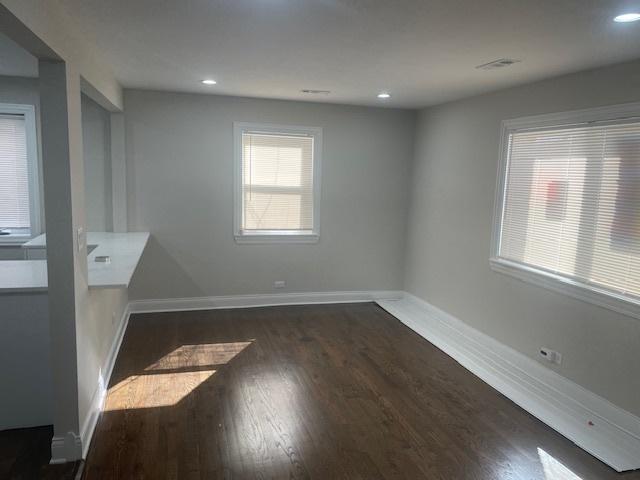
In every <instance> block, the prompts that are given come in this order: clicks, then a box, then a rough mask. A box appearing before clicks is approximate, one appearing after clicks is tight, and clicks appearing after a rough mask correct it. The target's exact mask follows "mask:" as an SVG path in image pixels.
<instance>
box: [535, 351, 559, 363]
mask: <svg viewBox="0 0 640 480" xmlns="http://www.w3.org/2000/svg"><path fill="white" fill-rule="evenodd" d="M538 355H540V357H542V358H543V359H545V360H546V361H547V362H549V363H555V364H556V365H561V364H562V354H561V353H560V352H556V351H555V350H551V349H550V348H546V347H541V348H540V350H538Z"/></svg>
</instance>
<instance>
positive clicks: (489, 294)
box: [405, 63, 640, 415]
mask: <svg viewBox="0 0 640 480" xmlns="http://www.w3.org/2000/svg"><path fill="white" fill-rule="evenodd" d="M638 100H640V63H628V64H621V65H617V66H614V67H610V68H606V69H599V70H594V71H589V72H584V73H580V74H575V75H570V76H565V77H560V78H557V79H553V80H548V81H544V82H540V83H535V84H532V85H527V86H523V87H519V88H514V89H509V90H504V91H501V92H498V93H494V94H489V95H483V96H479V97H475V98H471V99H467V100H462V101H458V102H454V103H449V104H445V105H442V106H438V107H435V108H430V109H427V110H423V111H422V112H421V113H420V115H419V119H418V126H417V131H416V154H415V155H416V157H415V163H414V168H413V172H412V187H411V191H412V197H411V205H410V213H409V221H408V235H407V253H406V262H405V265H406V279H405V287H406V290H408V291H409V292H411V293H413V294H415V295H417V296H418V297H420V298H422V299H424V300H426V301H428V302H430V303H432V304H433V305H435V306H437V307H439V308H441V309H443V310H445V311H447V312H449V313H451V314H453V315H455V316H456V317H458V318H460V319H461V320H463V321H464V322H466V323H467V324H469V325H471V326H473V327H475V328H477V329H479V330H481V331H483V332H484V333H486V334H488V335H490V336H492V337H494V338H496V339H498V340H499V341H501V342H503V343H505V344H507V345H509V346H511V347H513V348H515V349H516V350H519V351H520V352H522V353H524V354H526V355H529V356H530V357H532V358H536V352H537V349H538V348H539V347H541V346H545V347H549V348H552V349H555V350H558V351H560V352H561V353H562V354H563V355H564V358H563V365H562V366H561V367H556V368H555V369H556V370H557V371H558V372H559V373H560V374H562V375H564V376H566V377H568V378H570V379H572V380H574V381H575V382H577V383H579V384H580V385H582V386H584V387H586V388H588V389H589V390H592V391H593V392H595V393H597V394H599V395H601V396H603V397H605V398H607V399H609V400H611V401H613V402H614V403H615V404H617V405H619V406H621V407H623V408H625V409H627V410H628V411H630V412H632V413H635V414H636V415H637V414H640V375H639V374H638V371H639V369H640V350H639V345H640V320H637V319H634V318H629V317H626V316H623V315H619V314H616V313H614V312H611V311H609V310H605V309H603V308H600V307H596V306H594V305H591V304H588V303H585V302H582V301H579V300H575V299H573V298H569V297H567V296H564V295H561V294H558V293H554V292H551V291H548V290H545V289H542V288H540V287H536V286H533V285H530V284H527V283H524V282H521V281H519V280H516V279H513V278H510V277H508V276H505V275H503V274H500V273H495V272H493V271H492V270H491V269H490V268H489V247H490V239H491V226H492V210H493V199H494V191H495V185H496V175H497V165H498V150H499V147H498V144H499V135H500V122H501V121H502V120H503V119H507V118H515V117H521V116H526V115H534V114H541V113H550V112H558V111H566V110H572V109H579V108H587V107H595V106H602V105H612V104H616V103H624V102H631V101H638ZM545 365H547V366H548V364H545Z"/></svg>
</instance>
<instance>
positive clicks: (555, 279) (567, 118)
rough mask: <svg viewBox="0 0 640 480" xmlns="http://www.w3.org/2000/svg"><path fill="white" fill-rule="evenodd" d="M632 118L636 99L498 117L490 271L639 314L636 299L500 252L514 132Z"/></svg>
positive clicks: (637, 109) (639, 111) (638, 112)
mask: <svg viewBox="0 0 640 480" xmlns="http://www.w3.org/2000/svg"><path fill="white" fill-rule="evenodd" d="M631 119H634V120H638V121H640V102H635V103H626V104H620V105H612V106H605V107H596V108H587V109H582V110H573V111H567V112H559V113H551V114H543V115H533V116H528V117H521V118H515V119H508V120H504V121H502V124H501V132H500V151H499V162H498V177H497V183H496V190H495V199H494V209H493V225H492V231H491V251H490V256H489V264H490V266H491V269H492V270H493V271H496V272H499V273H503V274H506V275H509V276H511V277H515V278H517V279H519V280H522V281H524V282H527V283H531V284H533V285H537V286H539V287H543V288H545V289H548V290H552V291H555V292H558V293H562V294H564V295H568V296H570V297H573V298H577V299H579V300H583V301H585V302H588V303H591V304H594V305H598V306H600V307H604V308H607V309H609V310H613V311H615V312H618V313H622V314H625V315H629V316H632V317H635V318H640V299H634V298H632V297H629V296H626V295H623V294H620V293H619V292H615V291H612V290H609V289H607V288H606V287H601V286H599V285H594V284H590V283H586V282H585V281H583V280H582V279H579V278H576V277H571V276H568V275H567V276H565V275H560V274H556V273H553V272H550V271H547V270H545V269H544V268H541V267H536V266H533V265H530V264H526V263H523V262H518V261H514V260H510V259H506V258H504V257H501V256H500V242H501V240H502V224H503V220H504V213H505V200H506V187H507V176H508V174H509V160H510V159H509V140H510V135H511V134H512V133H514V132H518V131H523V130H537V129H540V130H546V129H550V128H562V127H567V126H580V125H586V124H589V123H596V122H597V123H601V122H611V123H618V122H620V123H623V122H625V121H626V122H628V121H629V120H631Z"/></svg>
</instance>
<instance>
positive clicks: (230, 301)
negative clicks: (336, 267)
mask: <svg viewBox="0 0 640 480" xmlns="http://www.w3.org/2000/svg"><path fill="white" fill-rule="evenodd" d="M399 298H402V292H399V291H362V292H307V293H283V294H265V295H231V296H224V297H191V298H168V299H157V300H134V301H132V302H130V303H129V311H130V312H131V313H152V312H179V311H190V310H215V309H220V308H250V307H271V306H276V305H311V304H322V303H358V302H374V301H378V300H393V299H399Z"/></svg>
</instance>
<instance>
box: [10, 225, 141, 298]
mask: <svg viewBox="0 0 640 480" xmlns="http://www.w3.org/2000/svg"><path fill="white" fill-rule="evenodd" d="M148 240H149V233H148V232H130V233H109V232H89V233H88V234H87V244H88V245H97V246H96V248H95V249H94V250H93V251H92V252H91V253H90V254H89V255H88V257H87V264H88V270H89V272H88V273H89V288H127V287H128V286H129V283H130V282H131V277H132V276H133V272H134V271H135V269H136V267H137V266H138V262H139V261H140V257H141V256H142V252H143V251H144V248H145V246H146V245H147V241H148ZM46 244H47V240H46V236H45V235H40V236H38V237H36V238H34V239H33V240H31V241H29V242H27V243H25V244H24V245H23V248H27V249H28V248H45V247H46ZM97 256H109V257H110V258H111V262H110V263H100V262H96V261H95V258H96V257H97ZM46 289H47V261H46V260H8V261H0V292H17V291H23V292H29V291H41V290H46Z"/></svg>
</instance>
